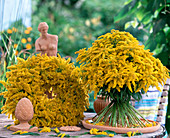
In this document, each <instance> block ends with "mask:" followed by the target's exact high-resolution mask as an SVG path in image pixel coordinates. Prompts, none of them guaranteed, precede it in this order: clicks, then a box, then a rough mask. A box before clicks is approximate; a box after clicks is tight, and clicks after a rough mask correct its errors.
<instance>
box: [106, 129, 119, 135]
mask: <svg viewBox="0 0 170 138" xmlns="http://www.w3.org/2000/svg"><path fill="white" fill-rule="evenodd" d="M104 132H106V133H108V134H114V135H117V133H116V132H114V131H111V130H105V131H104Z"/></svg>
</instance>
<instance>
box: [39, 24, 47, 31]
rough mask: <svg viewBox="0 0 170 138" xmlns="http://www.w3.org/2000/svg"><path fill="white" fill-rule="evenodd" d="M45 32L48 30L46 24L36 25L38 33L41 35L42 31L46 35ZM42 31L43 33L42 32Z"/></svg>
mask: <svg viewBox="0 0 170 138" xmlns="http://www.w3.org/2000/svg"><path fill="white" fill-rule="evenodd" d="M47 30H48V24H47V23H46V22H41V23H40V24H39V25H38V31H39V32H41V33H43V32H44V31H45V32H46V33H47ZM42 31H43V32H42Z"/></svg>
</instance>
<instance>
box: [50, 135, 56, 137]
mask: <svg viewBox="0 0 170 138" xmlns="http://www.w3.org/2000/svg"><path fill="white" fill-rule="evenodd" d="M48 136H51V137H58V135H48Z"/></svg>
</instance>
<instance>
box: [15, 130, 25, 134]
mask: <svg viewBox="0 0 170 138" xmlns="http://www.w3.org/2000/svg"><path fill="white" fill-rule="evenodd" d="M25 133H28V131H21V130H18V131H16V132H14V133H12V134H25Z"/></svg>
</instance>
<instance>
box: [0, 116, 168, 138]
mask: <svg viewBox="0 0 170 138" xmlns="http://www.w3.org/2000/svg"><path fill="white" fill-rule="evenodd" d="M84 115H85V116H86V117H85V119H87V118H92V117H93V116H94V115H95V113H84ZM12 123H13V120H12V119H8V118H7V116H5V115H4V114H0V138H38V137H40V138H45V137H49V138H50V136H48V135H55V133H54V132H50V133H39V134H40V136H30V135H25V136H22V135H11V134H12V133H13V132H12V131H10V130H7V129H6V128H4V126H5V125H8V124H12ZM80 127H81V128H82V129H81V131H78V132H62V131H61V132H62V133H66V134H69V135H70V136H77V135H79V134H81V133H84V132H89V130H87V129H85V128H84V127H83V126H80ZM163 135H165V128H164V127H163V126H161V128H160V129H159V130H158V131H156V132H154V133H148V134H143V135H141V136H135V137H134V138H138V137H140V138H148V137H156V136H160V137H163ZM92 136H93V135H81V136H80V137H79V138H90V137H92ZM51 138H52V137H51ZM114 138H122V136H121V135H120V134H118V135H116V136H114ZM132 138H133V137H132Z"/></svg>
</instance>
